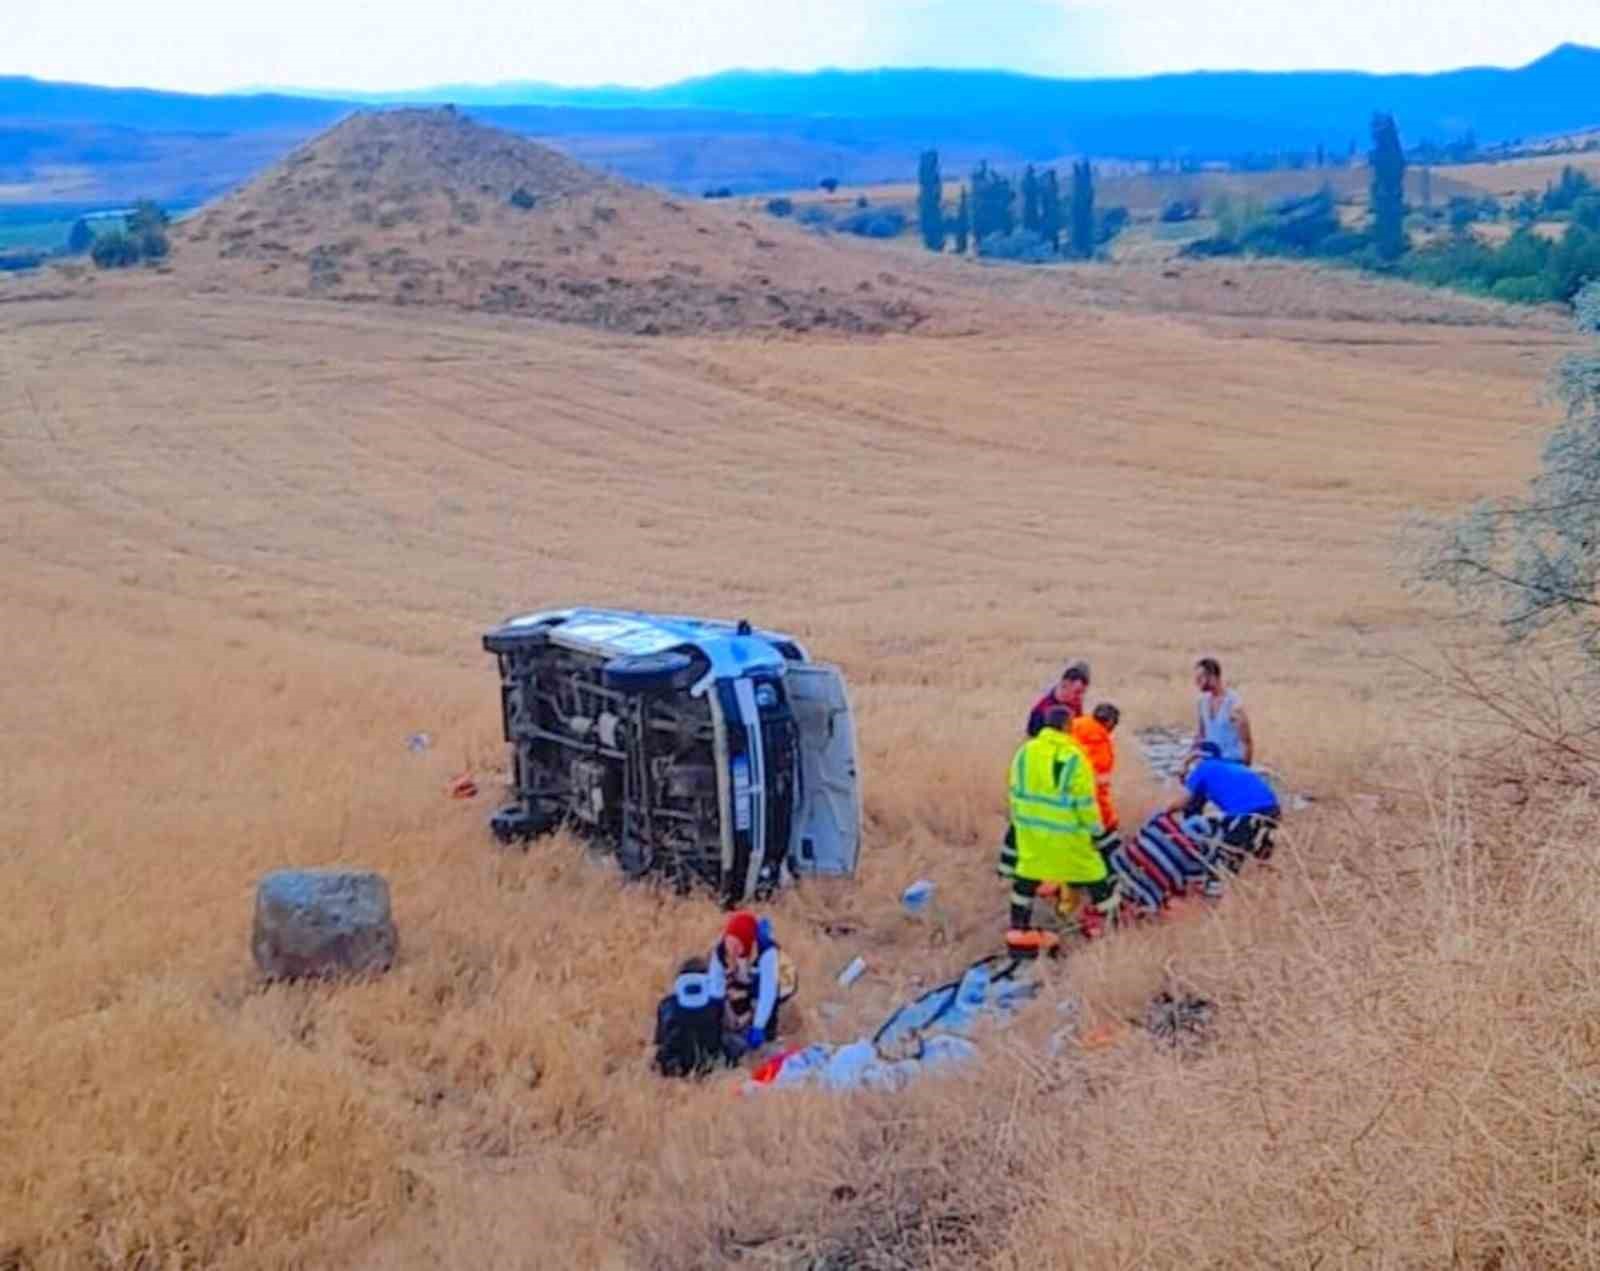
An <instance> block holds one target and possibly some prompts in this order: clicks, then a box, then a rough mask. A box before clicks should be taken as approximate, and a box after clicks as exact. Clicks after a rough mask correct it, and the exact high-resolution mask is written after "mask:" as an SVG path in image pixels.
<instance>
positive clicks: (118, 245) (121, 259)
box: [89, 230, 139, 269]
mask: <svg viewBox="0 0 1600 1271" xmlns="http://www.w3.org/2000/svg"><path fill="white" fill-rule="evenodd" d="M89 258H90V259H91V260H93V261H94V263H95V264H96V265H98V266H99V267H100V268H101V269H126V268H128V266H130V265H137V264H138V263H139V244H138V242H137V241H136V240H135V239H134V238H133V237H132V236H131V235H130V234H127V233H125V232H123V231H122V230H112V231H111V232H110V233H107V234H101V235H99V236H98V237H97V238H96V239H95V240H94V246H93V247H92V248H91V249H90V250H89Z"/></svg>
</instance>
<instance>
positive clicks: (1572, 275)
mask: <svg viewBox="0 0 1600 1271" xmlns="http://www.w3.org/2000/svg"><path fill="white" fill-rule="evenodd" d="M1368 163H1369V165H1370V168H1371V188H1370V196H1369V215H1368V222H1367V225H1366V227H1365V228H1364V229H1353V228H1346V227H1345V226H1344V225H1343V224H1341V222H1340V220H1339V216H1338V210H1337V203H1336V200H1335V198H1334V195H1333V191H1332V190H1331V189H1329V188H1328V187H1326V186H1324V187H1323V188H1322V189H1321V190H1320V191H1318V192H1317V193H1315V194H1313V195H1310V196H1306V197H1299V198H1293V199H1284V200H1281V201H1280V202H1278V203H1277V204H1275V205H1273V206H1272V207H1271V208H1263V207H1261V206H1260V205H1259V204H1250V203H1248V202H1244V203H1241V202H1239V201H1234V200H1224V201H1222V202H1220V203H1219V204H1218V206H1217V207H1216V209H1215V215H1216V219H1217V233H1216V234H1215V235H1214V236H1213V237H1211V238H1208V239H1201V240H1199V241H1197V242H1195V243H1192V244H1190V245H1189V246H1188V247H1186V248H1185V249H1184V250H1185V252H1186V253H1187V254H1189V255H1195V256H1207V255H1230V254H1234V253H1238V252H1249V253H1253V254H1256V255H1266V256H1306V257H1317V258H1321V259H1337V260H1346V261H1349V262H1351V263H1353V264H1356V265H1360V266H1363V267H1366V268H1371V269H1380V270H1383V271H1385V272H1390V273H1394V274H1398V275H1400V276H1402V277H1407V278H1412V279H1415V280H1416V281H1418V282H1425V283H1429V284H1432V285H1435V286H1449V287H1456V288H1460V289H1463V290H1468V291H1475V292H1479V293H1481V294H1484V295H1490V296H1494V297H1496V298H1497V299H1502V300H1511V301H1517V302H1522V303H1530V304H1537V303H1545V302H1551V301H1554V302H1570V301H1571V300H1572V299H1573V297H1574V296H1576V295H1577V294H1578V292H1579V291H1580V290H1581V289H1582V287H1583V286H1584V284H1585V283H1586V282H1588V281H1590V280H1591V279H1600V190H1597V189H1596V188H1595V187H1594V186H1593V185H1592V184H1591V183H1590V181H1589V179H1588V178H1587V177H1586V176H1584V174H1583V173H1581V172H1578V171H1576V170H1574V169H1568V170H1566V171H1565V172H1563V173H1562V175H1561V178H1560V180H1558V181H1554V182H1551V183H1550V184H1549V185H1548V186H1547V187H1546V189H1545V191H1544V195H1543V197H1542V198H1541V197H1538V196H1534V195H1528V196H1525V197H1524V199H1523V200H1522V202H1521V203H1519V204H1518V205H1517V207H1516V209H1515V211H1514V213H1513V215H1514V217H1515V219H1516V220H1517V221H1519V222H1520V223H1521V227H1520V228H1519V229H1517V230H1516V231H1515V232H1513V233H1512V235H1511V236H1510V238H1509V239H1508V240H1507V241H1505V242H1504V243H1502V244H1500V245H1498V246H1493V245H1491V244H1489V243H1486V242H1484V241H1482V240H1480V239H1479V238H1478V237H1477V236H1476V235H1474V234H1473V233H1472V232H1471V226H1472V224H1473V223H1474V222H1475V221H1477V220H1480V219H1483V218H1484V217H1485V216H1495V217H1498V216H1499V215H1500V207H1499V204H1498V203H1496V202H1495V201H1493V200H1487V201H1485V200H1483V199H1477V198H1462V197H1457V198H1454V199H1452V200H1451V201H1450V204H1449V206H1448V209H1438V210H1435V209H1428V210H1427V211H1425V212H1423V213H1421V214H1420V215H1419V218H1418V219H1420V220H1423V221H1431V222H1432V223H1434V224H1436V225H1440V226H1441V227H1442V226H1443V225H1444V224H1446V223H1447V224H1448V227H1449V232H1448V233H1446V234H1440V235H1436V236H1434V238H1433V240H1432V241H1430V242H1427V243H1425V244H1424V245H1422V246H1420V247H1419V246H1417V245H1416V244H1415V243H1413V241H1412V238H1411V235H1410V234H1409V233H1408V231H1407V224H1408V221H1409V220H1410V219H1412V216H1413V213H1412V209H1411V208H1410V207H1409V206H1408V205H1407V202H1406V169H1407V167H1408V166H1409V161H1408V158H1407V153H1406V150H1405V148H1404V147H1403V146H1402V144H1401V141H1400V129H1399V127H1398V125H1397V124H1396V123H1395V120H1394V117H1393V116H1392V115H1386V114H1379V115H1375V116H1374V117H1373V120H1372V150H1371V153H1370V154H1369V156H1368ZM1486 202H1487V206H1486ZM1538 219H1553V220H1560V221H1564V222H1567V225H1566V229H1565V232H1564V233H1563V234H1562V235H1561V236H1560V237H1558V238H1552V237H1549V236H1546V235H1545V234H1541V233H1539V232H1538V231H1537V230H1536V229H1535V228H1534V226H1533V222H1534V221H1536V220H1538Z"/></svg>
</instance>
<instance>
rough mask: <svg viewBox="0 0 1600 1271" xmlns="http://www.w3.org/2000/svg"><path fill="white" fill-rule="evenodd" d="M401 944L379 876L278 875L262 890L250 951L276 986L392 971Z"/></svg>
mask: <svg viewBox="0 0 1600 1271" xmlns="http://www.w3.org/2000/svg"><path fill="white" fill-rule="evenodd" d="M398 944H399V935H398V933H397V932H396V931H395V926H394V918H393V916H392V915H391V914H390V912H389V884H388V883H387V882H385V881H384V880H383V878H382V877H380V876H379V875H377V874H373V873H368V872H364V871H353V870H336V869H296V870H279V871H277V872H276V873H272V874H268V875H267V876H266V877H265V878H263V879H262V880H261V882H260V884H259V885H258V886H257V888H256V917H255V927H254V930H253V931H252V932H251V934H250V951H251V953H252V954H254V956H255V960H256V965H257V966H258V967H260V968H261V970H262V973H263V974H265V975H266V976H267V977H268V978H270V979H274V980H279V979H298V978H300V977H302V976H339V975H361V974H370V973H374V972H379V971H387V970H388V969H389V967H390V966H391V965H393V963H394V956H395V949H396V948H397V947H398Z"/></svg>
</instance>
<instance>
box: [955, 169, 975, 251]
mask: <svg viewBox="0 0 1600 1271" xmlns="http://www.w3.org/2000/svg"><path fill="white" fill-rule="evenodd" d="M953 228H954V229H955V236H956V255H957V256H965V255H966V254H967V239H968V238H969V237H971V235H972V205H971V204H970V203H969V202H968V201H967V187H966V186H962V187H961V201H960V202H959V203H957V204H956V219H955V225H954V227H953Z"/></svg>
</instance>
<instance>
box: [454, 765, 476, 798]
mask: <svg viewBox="0 0 1600 1271" xmlns="http://www.w3.org/2000/svg"><path fill="white" fill-rule="evenodd" d="M450 797H451V798H452V799H475V798H477V797H478V783H477V782H476V781H474V780H473V779H472V774H471V773H468V772H464V773H462V774H461V775H460V776H459V777H457V778H456V779H455V780H454V781H452V782H451V783H450Z"/></svg>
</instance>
